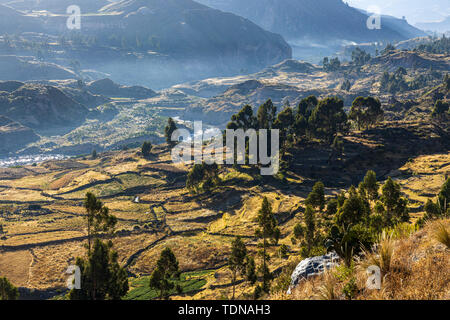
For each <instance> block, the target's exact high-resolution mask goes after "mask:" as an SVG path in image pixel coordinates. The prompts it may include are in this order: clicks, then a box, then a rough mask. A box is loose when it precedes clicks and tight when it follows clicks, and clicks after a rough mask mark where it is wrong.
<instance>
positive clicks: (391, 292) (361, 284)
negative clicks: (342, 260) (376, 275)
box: [271, 219, 450, 300]
mask: <svg viewBox="0 0 450 320" xmlns="http://www.w3.org/2000/svg"><path fill="white" fill-rule="evenodd" d="M442 225H444V226H447V227H448V226H450V219H446V220H441V221H434V222H431V223H428V224H427V225H426V226H425V227H424V228H423V229H421V230H419V231H418V232H416V233H414V234H413V235H411V236H410V237H409V238H402V239H399V240H393V239H391V238H389V237H388V236H385V237H384V238H382V239H380V242H381V243H380V244H379V250H380V251H379V252H380V253H381V254H380V255H376V254H375V255H374V254H369V255H367V256H366V259H363V260H362V261H360V262H359V263H358V265H357V266H356V268H355V269H354V271H353V272H352V273H351V275H350V276H352V277H355V279H356V283H357V287H358V289H359V290H358V293H357V294H356V297H355V298H356V299H362V300H367V299H370V300H378V299H383V300H391V299H394V300H403V299H405V300H429V299H444V300H448V299H449V298H450V250H449V249H448V248H447V247H446V246H444V245H442V244H440V243H439V242H437V241H436V240H435V232H436V229H437V228H438V226H442ZM383 256H384V257H383ZM372 264H375V265H379V266H380V268H381V269H382V271H383V277H382V286H381V290H369V289H366V288H365V282H366V280H367V274H366V267H367V266H368V265H372ZM388 265H389V267H387V266H388ZM335 272H336V269H335V270H332V271H331V272H328V273H325V274H322V275H320V276H317V277H314V278H312V279H308V280H306V281H302V282H301V283H300V284H299V285H298V286H297V287H296V288H295V289H293V291H292V294H291V295H290V296H288V295H285V294H283V293H279V294H277V295H274V296H272V297H271V298H272V299H294V300H309V299H323V298H336V297H338V298H340V299H343V298H344V297H343V295H342V288H343V286H344V284H345V281H346V280H344V281H343V280H342V279H340V278H339V277H333V274H336V273H335ZM347 279H348V277H347Z"/></svg>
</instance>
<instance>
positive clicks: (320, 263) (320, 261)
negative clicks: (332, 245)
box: [287, 252, 339, 294]
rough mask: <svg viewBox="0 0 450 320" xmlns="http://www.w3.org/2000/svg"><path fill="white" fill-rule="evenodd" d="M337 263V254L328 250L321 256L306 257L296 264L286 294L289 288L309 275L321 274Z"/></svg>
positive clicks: (289, 290) (289, 291)
mask: <svg viewBox="0 0 450 320" xmlns="http://www.w3.org/2000/svg"><path fill="white" fill-rule="evenodd" d="M338 264H339V256H338V255H337V254H336V253H335V252H330V253H328V254H326V255H323V256H317V257H312V258H307V259H304V260H302V261H300V263H299V264H298V265H297V267H296V268H295V270H294V272H293V273H292V276H291V285H290V286H289V289H288V291H287V294H291V289H292V288H294V287H295V286H297V284H298V283H299V282H300V281H302V280H306V279H308V278H309V277H312V276H316V275H319V274H322V273H323V272H324V270H326V269H331V268H333V267H335V266H337V265H338Z"/></svg>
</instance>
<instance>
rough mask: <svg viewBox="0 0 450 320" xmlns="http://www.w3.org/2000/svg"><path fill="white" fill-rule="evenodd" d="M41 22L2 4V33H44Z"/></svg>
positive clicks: (0, 19)
mask: <svg viewBox="0 0 450 320" xmlns="http://www.w3.org/2000/svg"><path fill="white" fill-rule="evenodd" d="M42 29H43V28H42V25H41V24H40V20H39V19H38V18H35V17H30V16H26V15H24V14H22V13H20V12H18V11H16V10H14V9H13V8H11V7H9V6H6V5H2V4H0V33H1V34H4V33H17V32H21V31H36V32H39V31H42Z"/></svg>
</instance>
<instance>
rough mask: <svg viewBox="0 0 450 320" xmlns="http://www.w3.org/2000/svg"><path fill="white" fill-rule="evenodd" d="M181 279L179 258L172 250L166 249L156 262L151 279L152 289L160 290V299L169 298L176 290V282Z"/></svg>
mask: <svg viewBox="0 0 450 320" xmlns="http://www.w3.org/2000/svg"><path fill="white" fill-rule="evenodd" d="M179 278H180V269H179V265H178V261H177V258H176V257H175V255H174V253H173V252H172V250H171V249H170V248H165V249H164V250H163V251H162V252H161V256H160V257H159V259H158V261H157V262H156V269H155V270H153V273H152V275H151V277H150V288H153V289H157V290H159V292H160V293H159V297H160V299H163V298H167V297H168V295H169V292H170V290H172V289H173V288H175V284H174V280H177V279H179Z"/></svg>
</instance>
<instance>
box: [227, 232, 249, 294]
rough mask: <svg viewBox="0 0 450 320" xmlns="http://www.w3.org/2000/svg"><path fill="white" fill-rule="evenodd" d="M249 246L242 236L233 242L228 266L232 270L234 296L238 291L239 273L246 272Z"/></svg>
mask: <svg viewBox="0 0 450 320" xmlns="http://www.w3.org/2000/svg"><path fill="white" fill-rule="evenodd" d="M246 257H247V248H246V247H245V244H244V242H243V241H242V239H241V238H240V237H236V238H235V239H234V240H233V242H232V244H231V255H230V258H229V259H228V268H229V269H230V271H231V284H232V286H233V298H232V300H234V297H235V292H236V279H237V275H238V274H241V275H242V274H245V271H246V268H245V267H246V265H245V262H246Z"/></svg>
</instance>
